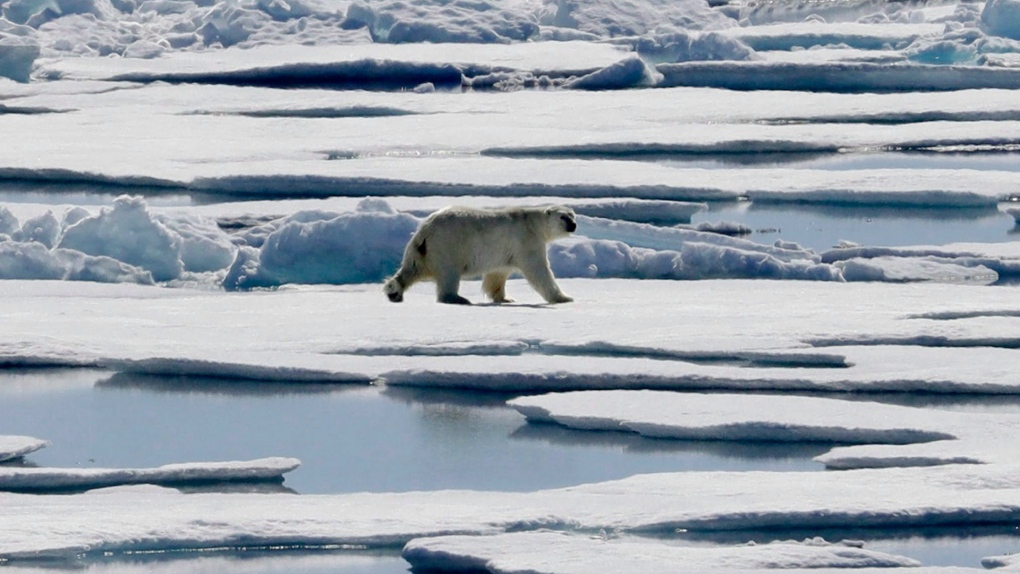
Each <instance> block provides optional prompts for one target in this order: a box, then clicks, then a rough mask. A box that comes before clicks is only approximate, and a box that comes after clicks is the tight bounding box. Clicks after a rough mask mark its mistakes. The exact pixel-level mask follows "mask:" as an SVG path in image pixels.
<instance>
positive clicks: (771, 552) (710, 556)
mask: <svg viewBox="0 0 1020 574" xmlns="http://www.w3.org/2000/svg"><path fill="white" fill-rule="evenodd" d="M535 548H541V549H542V552H540V553H536V552H535ZM402 555H403V557H404V558H405V559H406V560H407V561H408V562H410V563H411V566H412V567H413V568H421V569H435V570H443V571H485V572H491V573H492V574H510V573H524V572H537V571H541V572H556V573H557V574H560V573H562V574H567V573H579V574H580V573H585V572H592V571H596V570H597V571H599V572H606V573H610V572H613V573H617V572H639V571H655V570H658V569H659V568H661V567H662V564H671V565H675V566H673V568H672V569H673V570H674V571H678V572H703V571H705V570H717V569H719V568H725V569H728V570H729V569H732V570H758V569H777V570H786V569H799V568H811V569H816V568H820V569H824V568H834V569H835V568H900V567H916V566H919V564H918V563H917V561H916V560H913V559H910V558H905V557H902V556H892V555H889V554H885V553H881V552H873V551H869V550H866V549H863V548H858V547H855V546H853V545H847V544H829V543H826V542H825V541H821V540H805V541H803V542H793V541H790V542H774V543H771V544H748V545H743V546H739V547H715V548H704V547H697V546H681V545H669V544H662V543H651V542H647V541H642V540H640V539H633V538H631V539H613V540H609V539H605V538H601V537H597V536H578V535H571V534H566V533H563V532H556V531H537V532H528V533H519V534H499V535H495V536H442V537H435V538H424V539H417V540H412V541H410V542H408V543H407V545H405V546H404V550H403V553H402ZM911 571H914V570H913V569H912V570H911Z"/></svg>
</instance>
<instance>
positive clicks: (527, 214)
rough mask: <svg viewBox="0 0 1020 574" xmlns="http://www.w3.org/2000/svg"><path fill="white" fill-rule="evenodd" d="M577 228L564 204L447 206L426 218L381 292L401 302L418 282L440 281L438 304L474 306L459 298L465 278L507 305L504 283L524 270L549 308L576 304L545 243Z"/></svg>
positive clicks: (437, 282) (572, 212) (571, 211)
mask: <svg viewBox="0 0 1020 574" xmlns="http://www.w3.org/2000/svg"><path fill="white" fill-rule="evenodd" d="M575 229H577V218H576V216H575V215H574V211H573V210H572V209H570V208H569V207H564V206H562V205H550V206H539V207H507V208H502V209H475V208H471V207H448V208H446V209H442V210H440V211H437V212H436V213H433V214H432V215H430V216H429V217H428V219H426V220H425V221H424V222H423V223H422V224H421V227H419V228H418V231H417V232H415V234H414V237H412V238H411V241H410V242H409V243H408V244H407V248H406V249H405V250H404V260H403V262H402V263H401V265H400V269H399V270H398V271H397V273H396V274H395V275H393V276H392V277H390V278H389V279H387V280H386V284H385V285H384V287H383V291H384V292H385V293H386V295H387V296H388V297H389V299H390V301H393V302H394V303H399V302H401V301H403V300H404V291H407V290H408V289H409V288H410V287H411V286H412V285H414V284H415V283H417V282H418V281H423V280H427V279H432V280H434V281H435V282H436V299H437V300H438V301H439V302H440V303H456V304H460V305H470V304H471V302H470V301H468V300H467V299H465V298H464V297H461V296H460V295H458V294H457V291H458V289H459V288H460V279H461V277H464V276H479V275H481V276H482V290H483V291H484V292H485V294H486V295H488V296H489V298H491V299H492V300H493V301H494V302H496V303H509V302H512V301H513V299H510V298H509V297H507V296H506V279H507V277H508V276H509V275H510V274H511V273H513V272H514V271H520V272H521V274H523V275H524V278H525V279H527V280H528V283H530V284H531V286H532V287H533V288H534V289H535V291H538V293H539V294H540V295H542V297H543V298H545V300H546V301H548V302H549V303H567V302H570V301H573V299H571V298H570V297H568V296H566V295H564V294H563V291H561V290H560V287H559V286H558V285H557V284H556V279H555V278H554V277H553V274H552V270H551V269H549V259H548V257H547V256H546V247H545V245H546V243H548V242H550V241H552V240H554V239H558V238H560V237H566V236H567V235H568V234H570V233H572V232H573V231H574V230H575Z"/></svg>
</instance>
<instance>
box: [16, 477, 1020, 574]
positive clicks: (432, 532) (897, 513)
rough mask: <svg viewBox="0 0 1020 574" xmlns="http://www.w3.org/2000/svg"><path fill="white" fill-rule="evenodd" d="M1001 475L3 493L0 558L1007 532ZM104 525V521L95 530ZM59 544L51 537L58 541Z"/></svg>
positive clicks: (1008, 491)
mask: <svg viewBox="0 0 1020 574" xmlns="http://www.w3.org/2000/svg"><path fill="white" fill-rule="evenodd" d="M1017 471H1018V469H1017V467H1016V466H1015V465H1012V464H1002V465H948V466H942V467H934V468H907V469H881V470H859V471H853V472H831V473H830V472H826V473H805V472H792V473H790V472H737V473H733V472H689V473H675V474H670V473H664V474H655V475H639V476H634V477H630V478H627V479H624V480H619V481H613V482H605V483H598V484H590V485H583V486H577V487H571V488H566V489H557V490H545V491H538V492H533V493H506V492H475V491H438V492H427V493H424V492H422V493H414V492H412V493H386V494H367V493H364V494H347V495H304V496H294V495H288V494H201V493H199V494H188V495H184V494H180V493H178V492H176V491H172V490H167V489H161V488H158V487H151V486H143V487H120V488H115V489H106V490H100V491H93V492H92V493H86V494H76V495H68V496H31V495H25V494H8V493H3V494H0V504H2V505H3V507H4V509H5V516H7V517H12V518H16V520H5V521H3V522H2V523H0V557H2V558H5V559H8V560H23V559H32V558H35V559H40V558H47V557H66V556H69V555H75V554H79V553H82V552H92V553H102V552H118V551H128V550H134V551H140V550H151V549H164V550H165V549H176V548H211V547H224V546H238V545H288V546H293V545H303V544H355V545H365V546H368V547H376V546H392V545H395V544H405V543H407V542H408V541H410V540H411V539H414V538H421V537H431V536H439V535H449V534H473V535H478V534H496V533H500V532H505V531H507V530H514V531H522V530H537V529H540V528H548V527H563V526H568V527H571V528H580V529H585V530H592V531H596V532H597V531H599V530H600V529H605V530H606V531H607V532H613V531H621V532H672V531H673V530H674V529H676V528H683V529H687V530H744V529H761V528H777V527H790V526H796V527H800V528H826V527H832V528H838V527H851V526H852V527H890V528H891V527H913V526H919V525H925V526H938V525H948V524H952V525H955V526H962V525H966V524H982V523H990V522H994V523H1015V522H1017V521H1018V520H1020V507H1018V506H1017V504H1016V500H1017V497H1018V495H1020V484H1018V478H1017V477H1018V476H1020V474H1018V472H1017ZM96 516H102V517H103V520H102V521H96V520H95V517H96ZM58 533H59V534H58Z"/></svg>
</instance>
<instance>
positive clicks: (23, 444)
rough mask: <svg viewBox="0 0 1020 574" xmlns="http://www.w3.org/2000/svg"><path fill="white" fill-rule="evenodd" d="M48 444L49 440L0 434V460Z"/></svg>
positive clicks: (15, 456) (23, 454) (21, 454)
mask: <svg viewBox="0 0 1020 574" xmlns="http://www.w3.org/2000/svg"><path fill="white" fill-rule="evenodd" d="M49 444H50V443H49V441H46V440H42V439H38V438H34V437H30V436H17V435H0V462H3V461H5V460H11V459H15V458H20V457H23V456H25V455H26V454H31V453H33V452H35V451H37V450H39V449H41V448H45V447H47V446H49Z"/></svg>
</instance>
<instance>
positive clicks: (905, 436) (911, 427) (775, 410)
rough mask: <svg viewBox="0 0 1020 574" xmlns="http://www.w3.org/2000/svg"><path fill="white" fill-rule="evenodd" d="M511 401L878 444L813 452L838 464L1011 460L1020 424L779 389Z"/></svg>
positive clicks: (650, 431) (671, 427)
mask: <svg viewBox="0 0 1020 574" xmlns="http://www.w3.org/2000/svg"><path fill="white" fill-rule="evenodd" d="M510 405H511V406H513V407H514V408H516V409H517V410H518V411H520V412H521V413H522V414H524V415H525V416H526V417H527V418H528V420H529V421H531V422H535V423H554V424H559V425H563V426H566V427H569V428H573V429H579V430H604V431H623V432H635V433H638V434H640V435H642V436H647V437H651V438H662V439H679V440H725V441H802V442H804V441H807V442H810V441H821V442H830V443H844V444H861V445H870V444H874V445H883V446H875V447H872V446H861V447H858V446H847V447H837V448H835V449H833V450H832V451H830V452H829V453H826V454H823V455H821V456H819V457H817V458H816V460H819V461H821V462H823V463H825V465H826V466H827V467H828V468H841V469H847V468H861V467H880V466H930V465H936V464H994V463H1009V462H1011V461H1012V460H1013V447H1012V445H1011V442H1012V437H1013V436H1015V433H1016V432H1017V431H1016V429H1017V425H1020V418H1017V417H1016V416H1013V415H1004V414H989V413H960V412H953V411H948V410H938V409H920V408H914V407H903V406H896V405H888V404H880V403H873V402H863V401H847V400H835V399H827V398H819V397H796V396H779V395H734V394H722V393H719V394H692V393H683V394H681V393H668V392H661V391H583V392H575V393H557V394H549V395H540V396H532V397H520V398H517V399H514V400H512V401H510ZM889 445H896V446H889Z"/></svg>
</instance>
